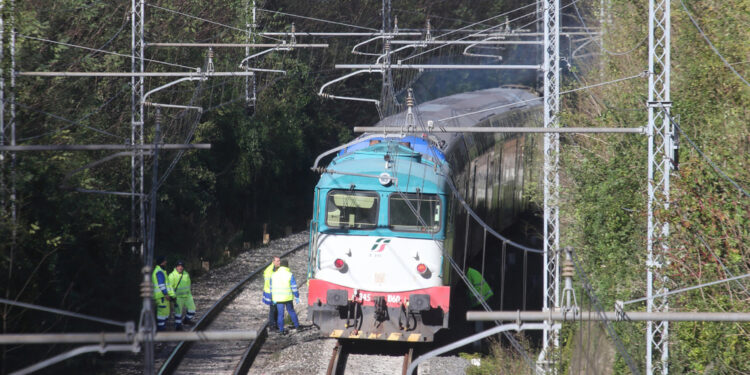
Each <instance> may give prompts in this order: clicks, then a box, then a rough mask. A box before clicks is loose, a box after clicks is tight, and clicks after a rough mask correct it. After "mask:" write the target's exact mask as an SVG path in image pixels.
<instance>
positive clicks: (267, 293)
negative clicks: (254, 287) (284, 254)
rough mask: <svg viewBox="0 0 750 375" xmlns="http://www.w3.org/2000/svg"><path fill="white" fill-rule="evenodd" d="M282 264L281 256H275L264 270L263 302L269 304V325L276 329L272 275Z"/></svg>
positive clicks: (270, 327)
mask: <svg viewBox="0 0 750 375" xmlns="http://www.w3.org/2000/svg"><path fill="white" fill-rule="evenodd" d="M279 266H281V258H279V257H276V256H275V257H273V260H272V261H271V264H269V265H268V267H266V269H265V270H263V303H265V304H266V305H269V309H268V327H269V329H271V330H274V329H276V328H277V327H276V304H275V303H273V300H272V299H271V275H273V273H274V271H276V270H277V269H278V268H279Z"/></svg>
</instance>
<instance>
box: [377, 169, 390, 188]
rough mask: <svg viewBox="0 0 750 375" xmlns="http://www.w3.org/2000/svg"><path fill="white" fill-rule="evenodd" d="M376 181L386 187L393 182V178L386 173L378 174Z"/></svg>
mask: <svg viewBox="0 0 750 375" xmlns="http://www.w3.org/2000/svg"><path fill="white" fill-rule="evenodd" d="M378 181H379V182H380V184H381V185H383V186H388V185H390V184H391V182H392V181H393V178H392V177H391V175H389V174H388V172H383V173H381V174H380V176H378Z"/></svg>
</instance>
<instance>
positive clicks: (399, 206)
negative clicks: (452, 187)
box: [388, 193, 441, 232]
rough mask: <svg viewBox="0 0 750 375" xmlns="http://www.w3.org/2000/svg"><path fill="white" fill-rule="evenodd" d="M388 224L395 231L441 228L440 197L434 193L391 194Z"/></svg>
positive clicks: (433, 230) (426, 230)
mask: <svg viewBox="0 0 750 375" xmlns="http://www.w3.org/2000/svg"><path fill="white" fill-rule="evenodd" d="M388 203H389V205H388V206H389V208H388V209H389V212H388V224H389V225H390V227H391V229H392V230H394V231H401V232H437V231H439V230H440V216H441V208H440V198H439V197H438V196H437V195H434V194H399V193H394V194H391V196H390V198H389V202H388Z"/></svg>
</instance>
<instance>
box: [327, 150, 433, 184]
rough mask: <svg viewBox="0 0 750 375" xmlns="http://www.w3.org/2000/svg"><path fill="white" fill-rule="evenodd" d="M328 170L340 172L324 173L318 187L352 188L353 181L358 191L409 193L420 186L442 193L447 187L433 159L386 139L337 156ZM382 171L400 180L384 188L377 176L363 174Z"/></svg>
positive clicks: (373, 173)
mask: <svg viewBox="0 0 750 375" xmlns="http://www.w3.org/2000/svg"><path fill="white" fill-rule="evenodd" d="M385 155H388V157H389V158H390V161H391V162H390V164H391V167H390V168H386V167H385V166H386V160H385V159H384V157H385ZM328 169H329V170H333V171H336V172H340V173H333V174H330V173H323V175H322V176H321V177H320V181H319V182H318V187H325V188H331V189H350V188H351V185H352V184H354V185H355V186H356V189H357V190H380V191H383V190H393V191H396V189H398V190H400V191H409V192H412V191H415V189H416V188H419V190H420V191H422V192H423V193H427V194H436V193H441V192H443V190H444V189H445V186H444V184H445V177H444V176H443V175H441V174H439V173H438V171H437V170H436V167H435V164H434V163H433V162H432V161H429V160H427V159H424V158H423V157H422V155H421V154H420V153H419V152H415V151H414V150H412V149H410V148H408V147H405V146H402V145H400V144H398V143H397V142H387V141H386V142H382V143H379V144H377V145H374V146H370V147H367V148H364V149H360V150H358V151H357V152H353V153H350V154H347V155H343V156H338V157H336V158H335V159H334V160H333V161H332V162H331V164H329V165H328ZM383 172H386V173H388V174H389V175H391V177H395V178H397V179H398V181H397V183H396V184H395V185H394V184H391V185H389V186H388V187H384V186H383V185H381V184H380V182H379V181H378V179H377V178H374V177H365V176H363V175H368V176H379V175H380V174H381V173H383Z"/></svg>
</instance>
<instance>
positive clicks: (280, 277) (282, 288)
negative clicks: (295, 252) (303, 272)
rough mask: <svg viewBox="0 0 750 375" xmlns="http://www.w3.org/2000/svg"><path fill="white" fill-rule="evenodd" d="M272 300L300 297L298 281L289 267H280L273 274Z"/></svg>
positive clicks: (289, 299)
mask: <svg viewBox="0 0 750 375" xmlns="http://www.w3.org/2000/svg"><path fill="white" fill-rule="evenodd" d="M270 284H271V285H270V286H271V300H272V301H273V302H274V303H279V302H289V301H291V300H292V298H299V290H297V281H296V280H294V275H292V271H290V270H289V268H288V267H279V269H278V270H276V272H274V273H273V275H271V283H270Z"/></svg>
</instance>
